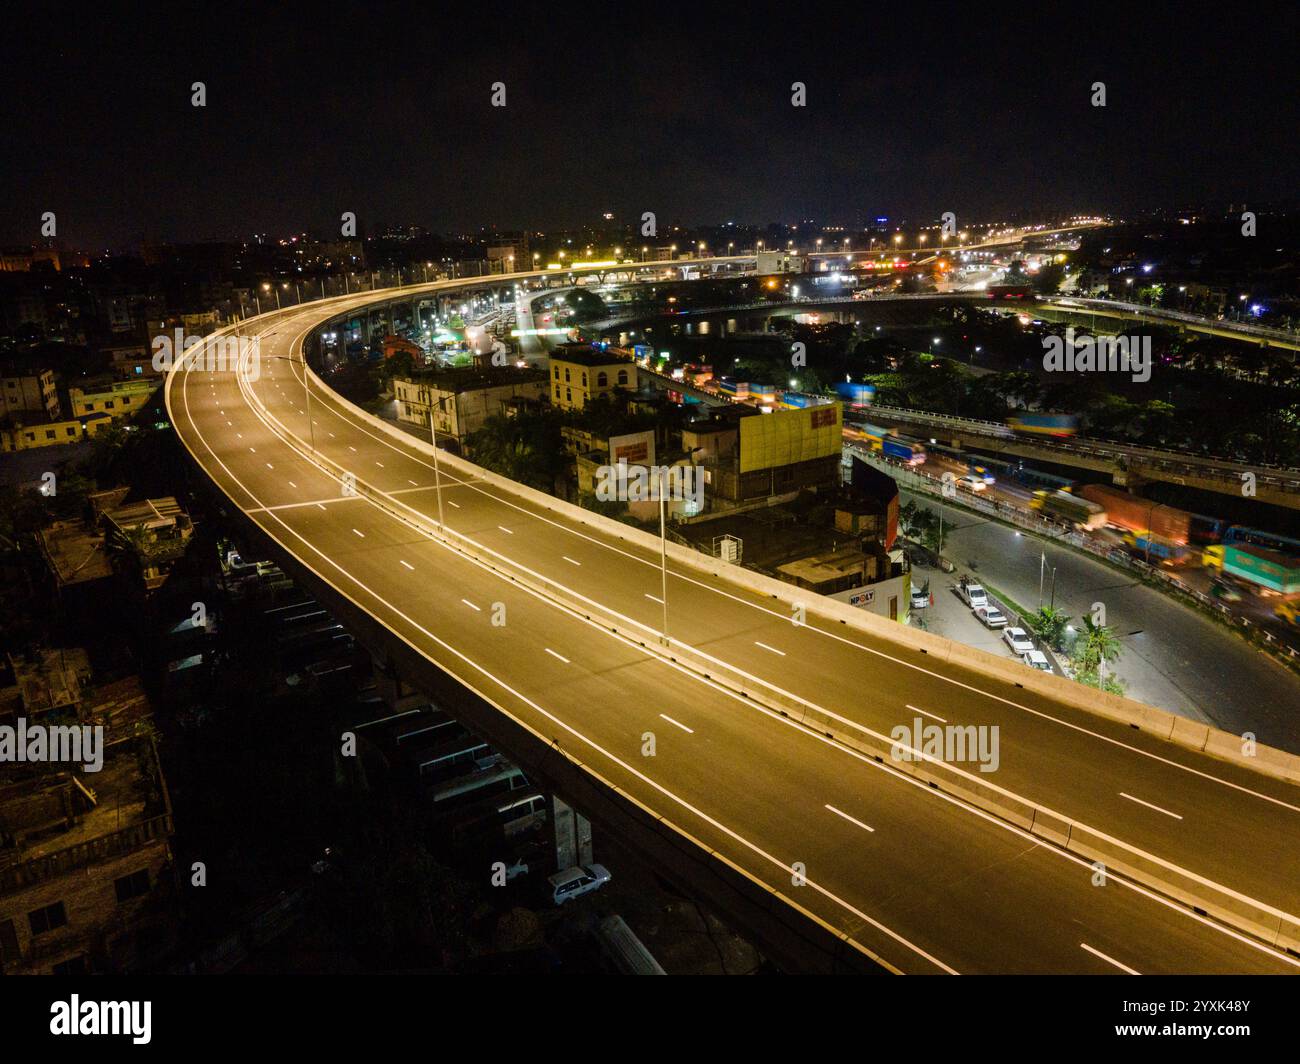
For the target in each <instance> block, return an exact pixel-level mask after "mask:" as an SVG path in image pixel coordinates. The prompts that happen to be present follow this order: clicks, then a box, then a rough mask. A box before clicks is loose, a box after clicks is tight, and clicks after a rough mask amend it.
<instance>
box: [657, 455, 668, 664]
mask: <svg viewBox="0 0 1300 1064" xmlns="http://www.w3.org/2000/svg"><path fill="white" fill-rule="evenodd" d="M667 494H668V467H667V466H663V467H661V468H660V470H659V594H660V596H661V597H662V598H663V607H664V625H663V640H664V646H667V645H668V522H667V517H666V514H667V503H666V502H665V497H666V496H667Z"/></svg>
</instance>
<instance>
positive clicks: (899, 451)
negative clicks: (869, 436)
mask: <svg viewBox="0 0 1300 1064" xmlns="http://www.w3.org/2000/svg"><path fill="white" fill-rule="evenodd" d="M880 450H881V452H882V453H883V454H884V455H885V456H886V457H888V458H897V459H898V460H899V461H902V462H906V463H907V464H908V465H913V466H917V465H920V464H921V463H923V462H924V461H925V447H924V446H922V445H921V444H919V443H914V442H912V441H911V440H901V439H899V438H898V437H896V436H884V437H881V440H880Z"/></svg>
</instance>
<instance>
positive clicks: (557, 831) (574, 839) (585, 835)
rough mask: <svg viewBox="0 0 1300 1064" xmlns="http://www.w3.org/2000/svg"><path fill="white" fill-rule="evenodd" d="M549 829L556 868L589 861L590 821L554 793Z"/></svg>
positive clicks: (570, 866)
mask: <svg viewBox="0 0 1300 1064" xmlns="http://www.w3.org/2000/svg"><path fill="white" fill-rule="evenodd" d="M551 830H552V832H553V836H554V839H555V866H556V868H559V869H561V870H563V869H565V868H572V867H573V866H574V865H579V864H590V863H591V821H590V820H588V819H587V818H586V817H585V816H583V815H582V814H581V813H579V812H578V811H577V810H575V809H574V808H573V807H572V806H570V805H569V804H568V803H567V802H565V801H564V800H563V799H562V798H560V797H558V796H556V795H551Z"/></svg>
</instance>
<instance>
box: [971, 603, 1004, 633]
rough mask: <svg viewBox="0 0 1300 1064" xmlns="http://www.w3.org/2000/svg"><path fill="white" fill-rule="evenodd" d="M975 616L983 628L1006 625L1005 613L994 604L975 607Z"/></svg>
mask: <svg viewBox="0 0 1300 1064" xmlns="http://www.w3.org/2000/svg"><path fill="white" fill-rule="evenodd" d="M975 616H976V617H978V618H979V620H980V623H981V624H982V625H984V627H985V628H1005V627H1006V626H1007V615H1006V614H1005V613H1003V612H1002V611H1001V610H1000V609H998V608H997V607H996V606H979V607H977V608H976V609H975Z"/></svg>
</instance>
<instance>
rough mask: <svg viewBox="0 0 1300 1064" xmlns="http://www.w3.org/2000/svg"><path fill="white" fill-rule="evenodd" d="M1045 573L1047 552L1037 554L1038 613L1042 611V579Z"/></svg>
mask: <svg viewBox="0 0 1300 1064" xmlns="http://www.w3.org/2000/svg"><path fill="white" fill-rule="evenodd" d="M1046 573H1047V552H1046V551H1039V552H1038V612H1039V613H1042V611H1043V577H1044V576H1045V575H1046Z"/></svg>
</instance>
